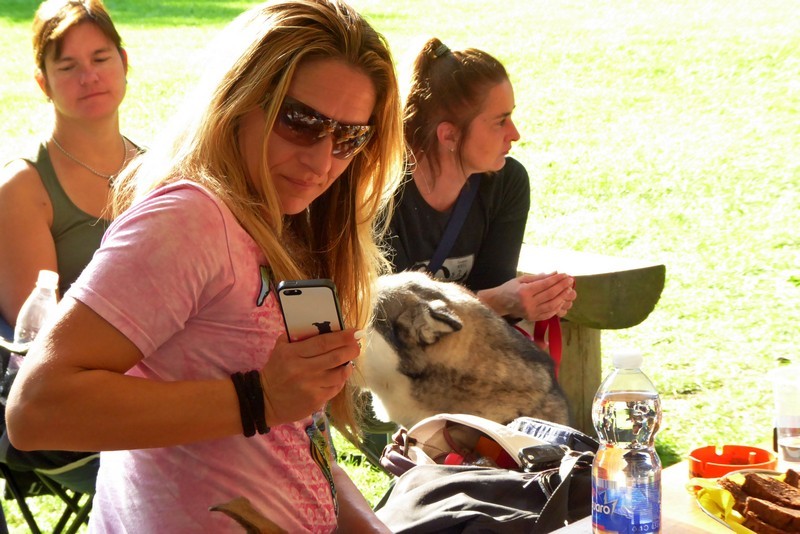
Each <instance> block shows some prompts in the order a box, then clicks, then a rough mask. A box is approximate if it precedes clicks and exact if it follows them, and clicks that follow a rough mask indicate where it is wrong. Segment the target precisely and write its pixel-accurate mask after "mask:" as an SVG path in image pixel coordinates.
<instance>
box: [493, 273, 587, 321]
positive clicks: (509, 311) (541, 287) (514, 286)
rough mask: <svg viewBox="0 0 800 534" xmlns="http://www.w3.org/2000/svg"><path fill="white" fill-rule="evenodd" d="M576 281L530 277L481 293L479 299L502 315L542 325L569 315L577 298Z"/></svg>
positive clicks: (561, 277) (560, 276)
mask: <svg viewBox="0 0 800 534" xmlns="http://www.w3.org/2000/svg"><path fill="white" fill-rule="evenodd" d="M574 284H575V280H574V278H572V277H571V276H569V275H567V274H564V273H550V274H526V275H523V276H518V277H517V278H513V279H511V280H509V281H508V282H506V283H504V284H502V285H500V286H498V287H495V288H492V289H487V290H484V291H479V292H478V298H479V299H480V300H481V301H483V302H484V304H486V305H487V306H489V307H490V308H492V309H493V310H494V311H496V312H497V313H499V314H500V315H508V316H511V317H521V318H523V319H527V320H528V321H542V320H544V319H549V318H550V317H553V316H554V315H557V316H559V317H563V316H564V315H566V314H567V312H568V311H569V309H570V308H572V303H573V301H574V300H575V297H576V296H577V293H575V290H574V289H573V286H574Z"/></svg>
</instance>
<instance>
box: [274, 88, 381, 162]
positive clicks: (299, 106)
mask: <svg viewBox="0 0 800 534" xmlns="http://www.w3.org/2000/svg"><path fill="white" fill-rule="evenodd" d="M272 130H273V131H274V132H275V133H276V134H278V135H279V136H281V137H282V138H283V139H285V140H287V141H289V142H290V143H293V144H295V145H299V146H311V145H313V144H315V143H318V142H319V141H320V140H322V139H324V138H325V137H327V136H328V135H330V136H331V137H332V138H333V150H332V151H331V155H332V156H333V157H334V158H337V159H349V158H351V157H353V156H355V155H356V154H357V153H358V152H359V151H361V149H362V148H364V147H365V146H367V142H368V141H369V140H370V139H371V138H372V134H373V133H374V130H373V128H372V126H371V125H369V124H342V123H340V122H339V121H336V120H334V119H331V118H329V117H326V116H325V115H323V114H322V113H320V112H318V111H317V110H315V109H314V108H311V107H309V106H307V105H305V104H303V103H302V102H300V101H298V100H295V99H294V98H292V97H290V96H287V97H285V98H284V99H283V103H282V104H281V108H280V110H279V111H278V118H277V119H275V124H274V126H273V127H272Z"/></svg>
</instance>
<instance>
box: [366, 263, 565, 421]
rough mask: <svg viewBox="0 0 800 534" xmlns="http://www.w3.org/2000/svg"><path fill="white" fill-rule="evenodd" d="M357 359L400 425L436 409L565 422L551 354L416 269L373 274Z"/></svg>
mask: <svg viewBox="0 0 800 534" xmlns="http://www.w3.org/2000/svg"><path fill="white" fill-rule="evenodd" d="M358 360H359V363H358V368H359V370H360V372H361V375H362V377H363V380H364V382H365V384H366V388H367V389H369V390H371V391H372V393H373V397H377V398H378V399H379V401H380V403H381V404H382V405H383V408H384V409H385V411H386V414H385V415H386V416H387V417H388V418H389V420H391V421H393V422H395V423H397V424H399V425H401V426H404V427H407V428H408V427H410V426H413V425H414V423H416V422H418V421H420V420H421V419H424V418H425V417H429V416H431V415H434V414H437V413H469V414H474V415H479V416H481V417H485V418H487V419H491V420H494V421H497V422H500V423H507V422H509V421H511V420H513V419H514V418H516V417H519V416H529V417H537V418H540V419H546V420H548V421H553V422H556V423H561V424H568V423H569V415H568V413H569V411H568V407H567V401H566V398H565V397H564V392H563V391H562V390H561V388H560V387H559V385H558V383H557V382H556V379H555V374H554V367H553V361H552V359H551V358H550V356H549V355H548V354H547V353H545V352H544V351H542V350H541V349H539V348H538V347H537V346H536V345H535V344H534V343H532V342H531V341H530V340H528V339H526V338H525V336H523V335H522V334H521V333H520V332H519V331H517V330H516V329H515V328H513V327H512V326H510V325H509V324H508V323H507V322H506V321H505V320H504V319H503V318H502V317H500V316H498V315H497V314H496V313H494V312H493V311H492V310H490V309H489V308H488V307H487V306H485V305H484V304H483V303H481V302H480V301H479V300H478V299H477V298H476V297H475V296H474V295H473V294H472V293H470V292H469V291H468V290H467V289H465V288H464V287H462V286H460V285H458V284H455V283H451V282H440V281H436V280H433V279H431V278H430V277H429V276H427V275H426V274H423V273H419V272H403V273H398V274H393V275H386V276H381V277H380V279H379V281H378V288H377V300H376V303H375V323H374V327H373V329H372V330H371V331H370V334H369V336H368V337H367V347H366V350H365V353H364V355H363V356H362V357H361V358H359V359H358Z"/></svg>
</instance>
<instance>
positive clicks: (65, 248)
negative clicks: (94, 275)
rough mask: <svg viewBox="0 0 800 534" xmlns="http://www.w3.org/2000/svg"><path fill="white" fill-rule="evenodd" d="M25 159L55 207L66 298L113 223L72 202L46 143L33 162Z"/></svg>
mask: <svg viewBox="0 0 800 534" xmlns="http://www.w3.org/2000/svg"><path fill="white" fill-rule="evenodd" d="M25 159H26V161H28V162H29V163H30V164H31V165H33V166H34V167H35V168H36V170H37V172H38V173H39V176H40V177H41V180H42V184H43V185H44V188H45V190H47V195H48V196H49V197H50V203H51V204H52V206H53V225H52V226H51V227H50V233H51V234H52V236H53V241H54V242H55V244H56V261H57V263H58V274H59V283H58V288H59V291H60V294H61V296H62V297H63V296H64V293H65V292H66V290H67V289H69V286H71V285H72V282H74V281H75V280H76V279H77V278H78V275H79V274H81V271H83V268H84V267H86V265H87V264H88V263H89V261H90V260H91V259H92V256H93V255H94V251H95V250H97V249H98V248H99V247H100V241H101V240H102V238H103V234H104V233H105V231H106V228H108V225H109V224H110V222H111V221H109V220H107V219H98V218H97V217H94V216H92V215H89V214H88V213H86V212H85V211H83V210H81V209H80V208H78V206H76V205H75V204H74V203H73V202H72V200H70V198H69V197H68V196H67V193H66V192H65V191H64V188H63V187H61V182H59V181H58V177H57V176H56V171H55V169H54V168H53V164H52V163H51V162H50V154H48V152H47V144H46V143H42V144H41V145H39V151H38V153H37V154H36V156H35V157H34V158H31V159H28V158H25Z"/></svg>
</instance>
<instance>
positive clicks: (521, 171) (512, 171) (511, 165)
mask: <svg viewBox="0 0 800 534" xmlns="http://www.w3.org/2000/svg"><path fill="white" fill-rule="evenodd" d="M501 172H502V173H503V175H505V176H508V177H510V178H514V179H517V180H525V181H526V182H527V181H528V170H527V169H526V168H525V166H524V165H523V164H522V163H520V162H519V161H518V160H516V159H514V158H512V157H511V156H506V164H505V166H504V167H503V169H502V171H501Z"/></svg>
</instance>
